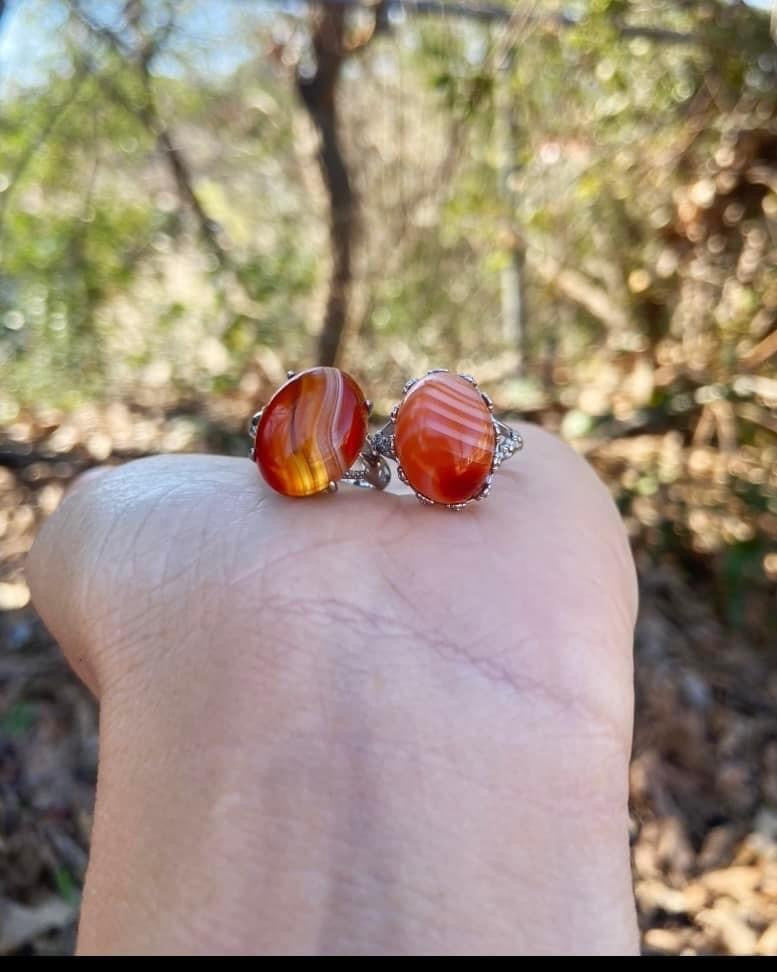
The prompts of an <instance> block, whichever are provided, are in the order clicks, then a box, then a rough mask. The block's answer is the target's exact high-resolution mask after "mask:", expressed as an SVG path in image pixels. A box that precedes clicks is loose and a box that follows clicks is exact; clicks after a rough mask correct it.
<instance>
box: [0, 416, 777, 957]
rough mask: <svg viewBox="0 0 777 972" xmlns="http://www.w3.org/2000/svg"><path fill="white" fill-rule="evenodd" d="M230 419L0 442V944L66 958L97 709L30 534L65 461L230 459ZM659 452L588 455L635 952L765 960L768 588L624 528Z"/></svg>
mask: <svg viewBox="0 0 777 972" xmlns="http://www.w3.org/2000/svg"><path fill="white" fill-rule="evenodd" d="M236 428H237V425H235V423H234V422H231V421H219V419H218V417H216V419H215V420H214V418H213V416H208V417H204V416H202V415H200V414H198V413H197V411H196V410H194V411H192V412H189V413H187V412H186V411H185V410H183V411H181V412H180V413H177V414H176V413H172V414H171V413H167V414H157V413H153V412H152V413H149V414H143V413H138V414H134V413H131V412H130V411H129V410H128V409H127V408H126V407H125V406H119V405H116V406H109V407H108V408H107V409H106V410H104V411H103V412H100V413H97V412H96V411H94V410H89V411H87V413H85V414H84V415H82V421H81V424H80V425H79V422H75V423H74V422H66V423H61V422H59V421H57V420H54V419H52V421H51V423H50V425H48V426H47V424H46V421H45V418H44V420H43V421H41V420H40V419H37V420H36V422H34V423H31V424H29V425H27V426H25V425H24V423H21V424H20V425H19V427H17V428H16V429H15V431H14V435H13V436H12V437H11V438H10V439H9V440H8V441H7V442H6V443H4V444H3V445H2V446H0V954H23V955H24V954H67V953H70V952H72V951H73V948H74V944H75V929H76V922H77V918H78V905H79V894H80V889H81V885H82V882H83V878H84V871H85V867H86V862H87V854H88V848H89V834H90V828H91V821H92V807H93V800H94V786H95V776H96V767H97V714H96V709H95V706H94V703H93V701H92V699H91V698H90V696H89V695H88V693H87V692H86V691H85V690H84V689H83V688H82V687H81V686H80V685H79V683H78V682H77V680H76V679H75V678H74V677H73V676H72V675H71V674H70V673H69V671H68V669H67V667H66V665H65V663H64V662H63V660H62V658H61V656H60V654H59V651H58V649H57V646H56V645H55V644H54V643H53V642H52V640H51V638H50V637H49V636H48V634H47V633H46V631H45V630H44V629H43V627H42V625H41V623H40V621H39V619H38V618H37V616H36V614H35V612H34V610H33V609H32V607H31V606H30V605H29V603H28V602H29V592H28V590H27V587H26V585H25V583H24V579H23V573H22V564H23V558H24V555H25V553H26V551H27V550H28V548H29V546H30V544H31V542H32V538H33V536H34V533H35V530H36V528H37V526H38V524H39V523H40V522H41V520H42V519H43V518H44V517H45V516H47V515H49V514H50V513H51V512H52V511H53V510H54V509H55V508H56V506H57V505H58V503H59V501H60V500H61V498H62V495H63V493H64V490H65V489H66V487H67V485H68V483H69V482H70V481H71V479H72V478H73V477H74V476H75V475H77V473H78V472H79V471H81V470H82V469H84V468H86V467H88V466H90V465H94V464H95V463H98V462H106V461H107V462H120V461H123V460H125V459H128V458H132V457H134V456H138V455H143V454H146V453H149V452H154V451H163V450H176V449H187V448H194V447H196V448H198V449H212V450H214V451H218V452H236V453H239V452H240V451H241V450H242V448H243V441H242V440H241V439H240V438H239V436H238V434H237V433H236V432H235V429H236ZM676 446H677V443H675V444H674V445H672V443H671V442H669V443H668V444H667V443H666V442H663V441H658V440H655V441H654V440H652V439H650V437H648V436H643V437H640V438H639V439H631V440H623V441H622V442H620V443H617V442H616V443H615V444H614V445H613V444H605V445H603V446H602V447H601V448H600V447H599V446H597V445H596V444H590V446H588V447H586V448H585V451H587V453H588V454H589V456H590V458H591V459H592V461H594V463H595V464H596V465H597V467H598V468H599V469H600V471H601V472H602V474H603V475H604V476H605V478H606V479H607V480H608V482H610V483H611V485H613V489H614V492H615V493H616V497H617V499H618V501H619V503H620V504H621V506H622V508H624V511H625V512H624V515H625V516H626V517H627V522H628V521H629V518H631V525H632V528H634V529H632V532H633V533H634V541H635V552H636V556H637V561H638V565H639V568H640V575H641V611H640V618H639V623H638V627H637V637H636V688H637V717H636V729H635V741H634V758H633V762H632V768H631V802H632V815H631V821H632V834H631V836H632V857H633V873H634V883H635V892H636V899H637V905H638V909H639V920H640V927H641V930H642V944H643V950H644V951H645V952H646V953H648V954H659V955H673V954H738V955H743V954H753V953H756V954H762V955H777V720H775V713H776V712H777V655H775V653H774V650H773V632H770V627H769V625H770V624H771V623H773V620H772V621H770V619H773V618H774V603H775V592H774V589H773V588H769V587H768V586H767V587H763V586H762V587H760V588H758V587H753V588H752V589H751V586H747V585H746V591H745V593H746V595H747V596H741V595H742V591H740V587H741V585H740V586H737V583H736V581H737V578H738V577H739V576H740V575H743V576H744V577H745V580H746V579H747V562H746V561H743V562H742V563H739V562H738V561H737V562H734V564H733V567H732V565H731V563H730V562H728V561H726V562H725V563H724V573H725V571H728V572H729V573H731V571H732V570H734V571H735V573H736V572H737V571H738V573H736V576H735V577H734V578H733V580H732V578H730V577H729V578H728V582H727V583H726V585H725V589H724V590H723V593H721V575H720V572H719V571H716V569H714V566H713V565H712V564H713V562H712V561H707V560H705V559H704V558H703V557H701V556H700V557H699V558H698V559H696V560H694V559H693V558H691V559H690V560H689V559H688V558H682V557H680V556H675V555H672V554H671V551H670V552H669V553H665V554H663V555H661V556H656V553H655V549H654V547H655V544H651V543H646V542H645V530H644V529H638V528H635V524H636V525H637V526H638V524H639V523H640V522H641V523H642V525H643V527H646V529H653V528H654V527H656V524H657V521H656V517H655V516H653V514H652V513H651V512H650V510H649V509H648V508H647V507H649V505H650V502H658V500H660V495H658V499H656V496H657V493H656V491H652V492H650V491H645V490H643V491H642V494H639V491H638V495H636V497H635V498H634V504H637V505H636V513H637V517H636V519H635V518H634V510H633V509H632V508H631V507H630V506H629V504H628V503H626V504H625V505H624V497H623V495H622V493H623V490H622V481H623V479H624V476H623V475H622V469H623V468H624V467H627V471H628V473H629V475H631V473H632V472H633V470H634V469H643V470H644V469H649V467H650V464H651V462H653V461H654V460H655V459H656V456H659V458H660V456H661V455H662V454H663V453H662V450H664V451H666V449H669V450H670V451H671V449H675V451H677V450H676V448H675V447H676ZM678 448H679V447H678ZM696 453H697V454H695V455H694V456H683V455H678V456H676V457H675V458H676V459H677V461H678V462H679V464H680V467H682V469H685V470H686V471H687V472H688V476H687V477H686V478H685V479H684V478H683V476H682V475H679V474H678V476H676V477H675V478H674V480H673V483H674V485H673V487H672V489H673V490H674V492H673V493H672V502H674V503H675V504H677V503H679V504H680V505H682V502H683V483H685V488H686V489H687V490H688V491H689V494H688V495H689V497H690V498H689V499H688V501H689V502H694V503H699V504H701V508H702V512H704V511H705V510H706V512H704V515H705V516H709V517H714V509H713V507H714V504H712V505H710V504H707V506H706V507H704V503H703V502H702V500H703V498H702V499H700V498H699V497H698V496H695V494H694V493H693V489H694V486H693V472H694V464H695V465H696V467H698V466H699V464H701V466H702V467H703V466H704V457H703V455H702V456H701V457H700V456H699V455H698V450H696ZM737 461H739V462H740V465H741V464H742V463H744V465H743V466H742V468H744V469H745V470H746V465H747V463H746V457H739V459H738V460H737ZM640 464H641V465H640ZM678 468H679V467H678ZM702 472H704V470H702ZM702 478H704V477H702ZM626 479H627V480H628V476H627V477H626ZM640 481H641V480H640ZM619 484H620V485H619ZM646 492H647V494H648V495H647V496H646V495H643V494H645V493H646ZM651 497H652V499H651ZM686 498H687V497H686ZM639 504H641V506H640V505H639ZM645 504H647V507H646V506H645ZM626 507H628V509H626ZM727 509H728V513H727V514H726V515H727V516H728V515H730V509H731V504H728V505H727ZM640 510H642V515H640ZM697 512H698V510H697ZM697 519H698V517H697ZM705 535H706V533H705ZM648 539H650V538H649V537H648ZM724 579H725V577H724ZM732 592H733V593H732ZM732 614H733V619H732ZM734 622H736V623H734ZM770 641H771V643H772V648H771V649H770V648H769V644H770Z"/></svg>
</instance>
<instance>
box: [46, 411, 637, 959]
mask: <svg viewBox="0 0 777 972" xmlns="http://www.w3.org/2000/svg"><path fill="white" fill-rule="evenodd" d="M521 432H522V434H523V435H524V438H525V442H526V446H525V449H524V452H523V453H521V454H520V455H519V456H518V457H517V458H516V459H513V460H512V461H511V462H509V463H507V464H506V465H505V466H504V467H503V468H502V469H501V470H500V471H499V473H498V475H497V477H496V480H495V484H494V489H493V491H492V494H491V496H490V497H489V498H488V500H487V501H486V502H484V503H482V504H477V505H474V506H473V507H471V508H469V509H468V510H466V511H465V512H463V513H451V512H450V511H448V510H444V509H439V508H431V509H430V508H425V507H422V506H420V505H419V504H417V502H416V501H415V499H414V498H413V497H411V496H403V495H388V494H383V495H381V494H378V493H375V492H372V491H368V490H357V489H352V488H349V487H348V486H343V487H342V488H341V490H340V493H339V495H337V496H329V495H325V496H320V497H314V498H311V499H304V500H289V499H285V498H283V497H281V496H278V495H276V494H274V493H272V492H271V491H270V490H269V489H268V488H267V487H266V486H265V485H264V484H263V482H262V481H261V478H260V477H259V476H258V474H257V471H256V468H255V466H254V465H253V464H252V463H251V462H250V461H248V460H246V459H231V458H219V457H212V456H159V457H156V458H152V459H144V460H140V461H138V462H133V463H129V464H127V465H125V466H122V467H120V468H117V469H115V470H113V471H111V472H109V473H106V474H104V475H99V476H88V477H86V478H84V481H83V482H82V483H81V484H80V485H79V486H78V487H77V488H76V489H75V490H74V491H73V492H72V494H71V495H69V496H68V498H66V500H65V501H64V503H63V504H62V506H61V507H60V509H59V510H58V511H57V513H56V514H55V515H54V516H53V517H51V518H50V519H49V521H48V522H47V523H46V524H45V526H44V527H43V529H42V530H41V532H40V534H39V537H38V539H37V541H36V543H35V546H34V548H33V550H32V552H31V555H30V559H29V581H30V584H31V588H32V591H33V596H34V600H35V604H36V606H37V608H38V610H39V611H40V613H41V615H42V616H43V619H44V621H45V623H46V624H47V626H48V627H49V629H50V630H51V632H52V633H53V635H54V636H55V637H56V638H57V640H58V641H59V643H60V644H61V645H62V648H63V650H64V651H65V653H66V655H67V657H68V659H69V661H70V663H71V664H72V666H73V668H74V669H75V670H76V672H77V673H78V674H79V675H80V676H81V678H83V680H84V681H85V682H86V683H87V685H88V686H89V687H90V688H91V689H92V690H93V691H94V692H95V693H96V695H97V696H98V697H99V700H100V705H101V716H100V766H99V780H98V790H97V805H96V811H95V819H94V831H93V842H92V850H91V857H90V862H89V871H88V876H87V881H86V887H85V891H84V898H83V909H82V920H81V927H80V933H79V951H80V952H81V953H95V952H101V953H127V952H132V953H160V952H179V953H192V954H197V953H204V952H216V953H242V952H254V953H255V952H261V953H294V954H308V953H390V954H405V953H410V954H425V953H489V954H493V953H557V954H564V953H577V954H607V953H621V954H628V953H634V952H635V951H636V949H637V933H636V923H635V912H634V903H633V897H632V890H631V878H630V869H629V848H628V813H627V798H628V787H627V769H628V761H629V752H630V744H631V733H632V708H633V700H632V634H633V625H634V619H635V613H636V604H637V595H636V583H635V574H634V567H633V562H632V559H631V554H630V552H629V548H628V544H627V541H626V538H625V535H624V531H623V527H622V525H621V521H620V518H619V517H618V514H617V512H616V510H615V508H614V506H613V504H612V501H611V499H610V497H609V495H608V493H607V492H606V490H605V488H604V487H603V486H602V485H601V483H600V482H599V481H598V479H597V478H596V476H595V475H594V473H593V472H592V471H591V469H590V468H589V467H588V466H587V465H586V464H585V462H584V461H583V460H582V459H580V458H579V457H578V456H577V455H576V454H575V453H574V452H573V451H572V450H571V449H569V448H568V447H567V446H565V445H564V444H562V443H561V442H559V441H558V440H557V439H555V438H553V437H552V436H550V435H548V434H547V433H545V432H543V431H541V430H539V429H538V428H536V427H533V426H526V427H522V428H521Z"/></svg>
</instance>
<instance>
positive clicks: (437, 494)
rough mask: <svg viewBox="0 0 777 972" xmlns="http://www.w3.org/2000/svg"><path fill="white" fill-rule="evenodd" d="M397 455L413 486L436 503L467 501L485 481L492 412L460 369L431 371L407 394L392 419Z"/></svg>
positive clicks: (491, 455) (488, 469)
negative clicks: (453, 372) (393, 419)
mask: <svg viewBox="0 0 777 972" xmlns="http://www.w3.org/2000/svg"><path fill="white" fill-rule="evenodd" d="M394 432H395V440H394V441H395V449H396V454H397V458H398V460H399V463H400V465H401V467H402V471H403V472H404V474H405V478H406V479H407V482H408V483H409V484H410V486H412V488H413V489H414V490H415V491H416V492H418V493H421V495H422V496H425V497H426V498H427V499H430V500H433V501H434V502H435V503H445V504H448V505H452V504H457V503H466V502H467V500H470V499H472V498H473V497H474V496H476V495H477V494H478V493H479V492H480V490H481V489H482V488H483V486H484V485H485V482H486V480H487V479H488V476H489V474H490V472H491V466H492V463H493V460H494V450H495V448H496V432H495V430H494V424H493V421H492V418H491V412H490V411H489V409H488V406H487V405H486V403H485V402H484V401H483V398H482V397H481V395H480V392H479V391H478V390H477V388H475V386H474V385H473V384H472V383H471V382H469V381H467V380H466V379H465V378H462V377H461V376H460V375H454V374H450V373H448V372H433V373H432V374H429V375H426V377H424V378H421V379H420V381H417V382H416V383H415V384H414V385H413V386H412V387H411V388H410V390H409V391H408V393H407V394H406V395H405V397H404V399H403V400H402V403H401V404H400V406H399V411H398V412H397V417H396V420H395V423H394Z"/></svg>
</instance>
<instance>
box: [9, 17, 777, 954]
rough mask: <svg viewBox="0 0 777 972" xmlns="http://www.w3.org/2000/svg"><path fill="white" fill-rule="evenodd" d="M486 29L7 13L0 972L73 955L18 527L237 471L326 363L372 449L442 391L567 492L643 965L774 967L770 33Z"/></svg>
mask: <svg viewBox="0 0 777 972" xmlns="http://www.w3.org/2000/svg"><path fill="white" fill-rule="evenodd" d="M502 2H503V5H499V3H498V2H497V0H494V2H492V3H486V2H485V0H483V2H481V0H461V2H456V0H449V2H448V0H309V2H301V0H287V2H274V0H0V953H3V954H10V953H22V954H30V953H62V952H69V951H71V950H72V948H73V942H74V928H75V920H76V917H77V912H78V899H79V893H80V888H81V883H82V880H83V875H84V867H85V862H86V854H87V849H88V840H89V829H90V824H91V809H92V800H93V791H94V778H95V767H96V714H95V710H94V706H93V704H92V701H91V700H90V699H89V698H88V696H87V695H86V693H85V692H84V690H82V689H81V688H80V687H79V686H78V685H77V684H76V682H75V680H74V679H73V678H72V677H71V676H70V675H69V673H68V672H67V671H66V669H65V666H64V663H63V662H62V661H61V659H60V657H59V655H58V653H57V649H56V646H54V645H53V644H52V643H51V640H50V638H49V636H48V635H47V634H46V632H45V631H44V630H43V628H42V626H41V625H40V623H39V621H38V620H37V617H36V615H35V614H34V611H33V609H32V608H31V607H30V605H29V591H28V589H27V586H26V584H25V581H24V576H23V569H22V568H23V559H24V554H25V552H26V550H27V549H28V548H29V546H30V544H31V542H32V538H33V536H34V532H35V529H36V527H37V525H38V523H39V522H40V521H41V519H42V518H44V517H45V516H46V515H48V514H50V513H51V512H52V511H53V510H54V509H55V508H56V506H57V504H58V503H59V501H60V499H61V497H62V495H63V492H64V490H65V488H66V487H67V484H68V482H69V481H70V479H71V478H72V477H73V476H75V475H76V474H77V473H78V472H79V471H81V470H82V469H84V468H87V467H88V466H90V465H94V464H97V463H113V462H120V461H124V460H126V459H129V458H133V457H136V456H141V455H145V454H148V453H151V452H155V451H174V450H189V449H198V450H201V449H210V450H214V451H219V452H234V453H235V454H244V453H245V448H246V438H245V431H246V430H245V424H246V420H247V417H248V416H249V415H250V414H251V413H252V411H253V410H254V409H255V407H256V406H257V404H258V403H259V402H261V401H262V400H263V399H264V398H266V397H267V395H268V394H269V393H270V392H271V391H272V390H273V389H274V388H275V387H276V385H277V384H278V382H279V381H280V380H281V379H282V378H283V376H284V374H285V370H286V368H297V367H301V366H305V365H308V364H311V363H313V362H316V361H318V362H326V363H331V362H335V361H336V362H337V363H338V364H341V365H342V366H343V367H345V368H346V369H347V370H349V371H350V372H352V373H353V374H354V376H356V377H357V378H358V379H360V380H361V381H363V383H364V385H365V387H367V388H369V390H370V395H371V397H372V398H374V400H375V405H376V412H377V413H378V416H381V415H385V414H386V413H387V411H388V409H389V408H390V405H391V403H392V402H393V401H394V400H396V398H397V395H398V392H399V390H400V389H401V387H402V384H403V383H404V381H405V379H406V378H407V377H409V376H411V375H413V374H417V373H419V372H422V371H423V370H425V369H426V368H429V367H434V366H444V367H450V368H455V369H458V370H462V371H466V372H471V373H473V374H475V375H477V376H478V378H479V379H480V381H481V383H482V385H483V386H484V387H485V388H486V389H487V390H488V392H489V393H490V394H491V396H492V397H493V398H494V400H495V403H496V406H497V409H498V411H500V412H502V413H505V414H508V415H518V414H521V415H524V416H525V417H527V418H528V419H529V420H533V421H537V422H540V423H542V424H543V425H545V426H546V427H548V428H550V429H552V430H553V431H556V432H558V433H559V434H561V435H562V436H564V437H565V438H567V439H568V440H570V441H571V442H572V443H573V444H574V445H575V447H576V448H578V449H579V450H580V451H581V452H583V453H584V454H585V455H586V456H587V457H588V458H589V460H590V461H591V462H592V463H593V464H594V465H595V466H596V468H597V469H598V471H599V472H600V474H601V475H602V476H603V478H604V479H605V481H606V482H607V483H608V485H609V486H610V488H611V490H612V492H613V495H614V496H615V499H616V501H617V503H618V505H619V507H620V509H621V511H622V513H623V517H624V520H625V523H626V525H627V528H628V530H629V533H630V535H631V537H632V540H633V545H634V551H635V556H636V558H637V562H638V565H639V568H640V574H641V585H642V608H641V615H640V621H639V625H638V630H637V639H636V652H637V655H636V658H637V676H636V678H637V701H638V707H637V726H636V734H635V750H634V760H633V766H632V780H631V784H632V785H631V789H632V807H633V812H632V842H633V862H634V879H635V890H636V894H637V902H638V906H639V912H640V922H641V928H642V932H643V947H644V950H645V951H646V952H648V953H654V954H680V953H723V954H727V953H731V954H749V953H756V952H758V953H761V954H777V719H776V718H775V716H776V715H777V653H776V648H777V410H776V406H777V45H776V44H775V38H774V36H773V33H772V24H771V22H770V14H769V11H768V10H767V9H765V8H766V7H767V6H768V4H766V3H760V4H758V3H755V2H753V3H744V2H736V0H730V2H726V0H651V2H647V0H645V2H641V0H569V2H566V3H561V2H553V0H535V2H530V0H521V2H514V3H512V4H510V3H508V2H507V0H502ZM475 515H476V514H475ZM560 920H563V916H560Z"/></svg>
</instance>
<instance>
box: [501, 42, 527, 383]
mask: <svg viewBox="0 0 777 972" xmlns="http://www.w3.org/2000/svg"><path fill="white" fill-rule="evenodd" d="M514 61H515V48H513V47H509V48H508V49H507V50H506V51H505V52H504V55H503V57H502V58H501V61H500V63H499V65H498V67H497V75H496V102H495V106H496V130H497V150H498V153H499V191H500V195H501V201H502V219H503V224H504V225H503V246H504V249H505V251H506V252H505V257H506V260H505V265H504V267H503V268H502V276H501V292H502V337H503V338H504V340H505V341H506V342H507V343H508V344H509V345H510V346H511V347H513V348H515V350H516V351H518V353H519V355H520V364H519V370H520V371H521V372H525V370H526V333H525V320H524V309H523V264H524V258H523V249H522V246H521V240H520V237H519V234H518V232H517V228H516V226H515V206H516V198H515V173H516V172H517V169H518V138H517V132H516V122H515V107H514V105H513V98H512V92H511V90H510V81H511V78H512V73H513V71H512V69H513V65H514Z"/></svg>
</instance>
